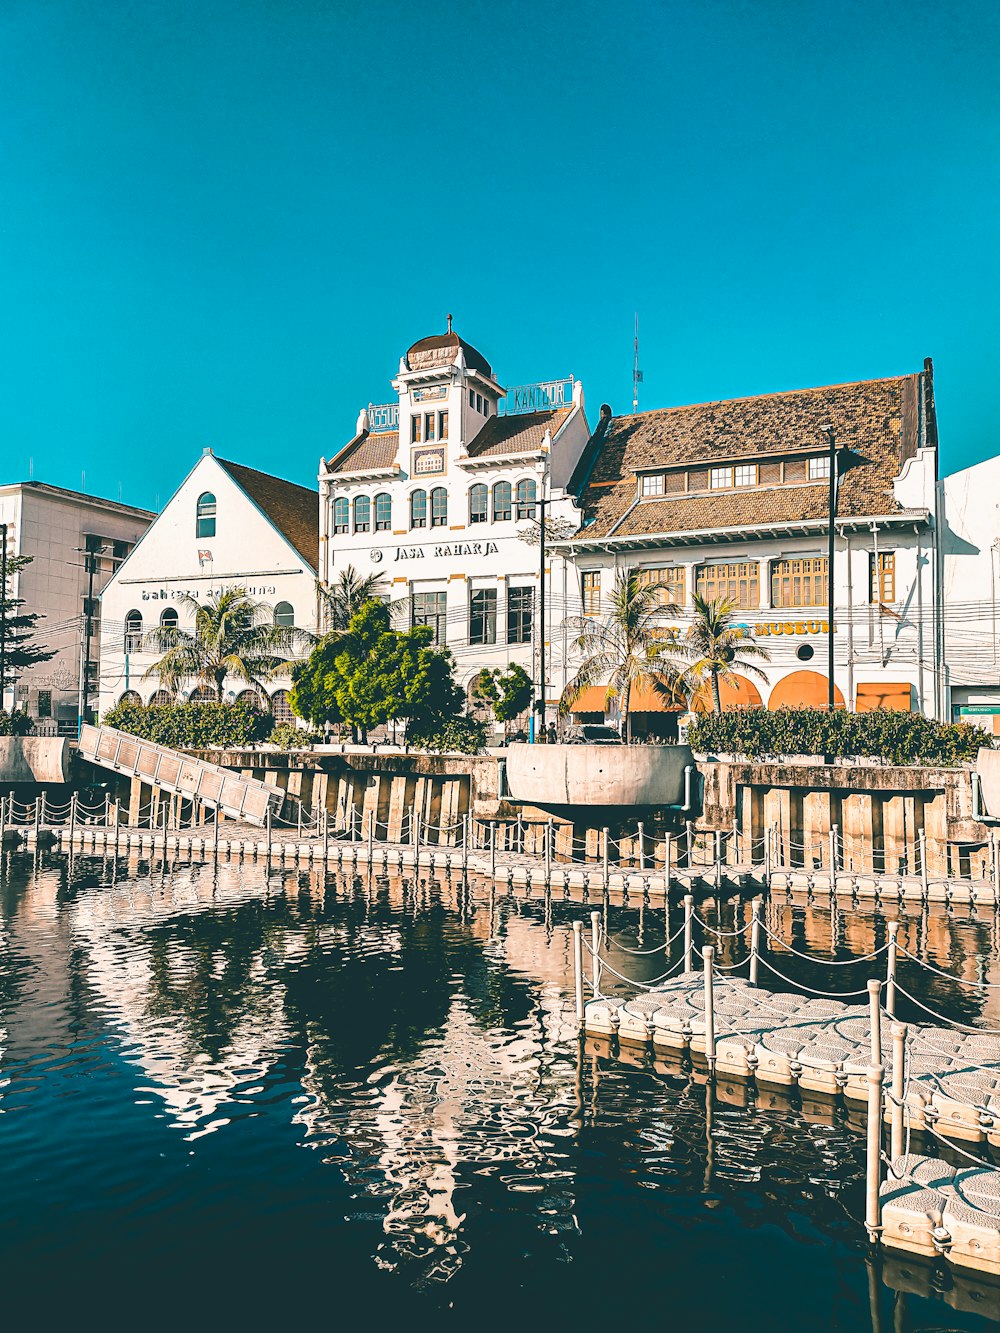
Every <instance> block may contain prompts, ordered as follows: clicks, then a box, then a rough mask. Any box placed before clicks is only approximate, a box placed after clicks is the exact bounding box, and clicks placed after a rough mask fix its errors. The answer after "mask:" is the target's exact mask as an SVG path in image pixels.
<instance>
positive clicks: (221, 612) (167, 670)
mask: <svg viewBox="0 0 1000 1333" xmlns="http://www.w3.org/2000/svg"><path fill="white" fill-rule="evenodd" d="M178 601H179V603H180V605H181V606H183V607H186V608H187V609H188V610H190V611H193V612H194V628H193V629H192V630H186V629H181V628H180V627H179V626H177V625H159V626H157V627H156V628H155V629H151V630H150V631H149V633H148V634H147V635H146V637H145V641H144V646H145V647H147V648H150V649H152V650H153V651H154V652H162V653H163V656H162V657H161V658H160V660H159V661H158V662H154V663H153V665H152V666H151V667H150V668H149V670H148V671H147V672H146V673H145V676H146V678H147V679H148V678H149V677H150V676H156V677H157V678H158V679H159V680H160V681H161V682H162V683H163V685H164V686H166V688H167V689H169V690H171V691H174V690H176V689H177V687H178V685H179V684H180V683H181V681H182V680H185V679H191V678H194V679H196V680H198V681H199V682H200V683H201V684H202V685H204V686H206V687H207V688H208V689H210V690H212V691H214V693H215V697H216V699H217V701H218V702H219V703H222V690H223V685H224V683H225V679H226V677H227V676H235V677H237V679H238V680H243V681H246V682H247V683H248V684H250V685H258V686H261V685H263V682H264V681H265V680H267V679H269V678H270V677H272V676H274V675H276V674H277V673H278V672H279V671H280V670H281V669H282V667H285V666H287V665H288V658H289V656H290V655H291V654H292V653H293V652H294V651H295V648H296V646H297V645H298V643H299V642H300V641H301V640H302V638H303V636H304V634H305V631H303V630H300V629H297V628H295V626H293V625H275V624H274V623H273V619H272V617H273V612H272V610H271V607H269V606H268V605H267V603H266V602H256V601H254V600H253V598H252V597H249V596H248V595H247V591H246V589H245V588H225V589H223V590H222V591H221V592H218V593H213V594H212V595H211V596H210V597H209V598H208V599H207V601H205V602H201V601H199V599H198V598H197V597H192V596H191V595H190V594H189V593H185V594H184V595H183V596H182V597H180V598H179V599H178Z"/></svg>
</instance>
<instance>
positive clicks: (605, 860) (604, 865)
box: [601, 829, 610, 893]
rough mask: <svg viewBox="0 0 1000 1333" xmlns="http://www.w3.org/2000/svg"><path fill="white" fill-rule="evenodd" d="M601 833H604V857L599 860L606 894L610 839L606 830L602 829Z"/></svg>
mask: <svg viewBox="0 0 1000 1333" xmlns="http://www.w3.org/2000/svg"><path fill="white" fill-rule="evenodd" d="M603 832H604V855H603V857H602V860H601V870H602V874H603V876H604V891H605V893H606V892H607V889H608V839H609V837H610V834H609V832H608V830H607V829H604V830H603Z"/></svg>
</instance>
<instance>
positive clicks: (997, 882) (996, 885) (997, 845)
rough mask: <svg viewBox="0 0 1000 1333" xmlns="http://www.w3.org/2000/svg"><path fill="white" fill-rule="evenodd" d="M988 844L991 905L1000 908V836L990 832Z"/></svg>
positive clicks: (993, 830)
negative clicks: (991, 860)
mask: <svg viewBox="0 0 1000 1333" xmlns="http://www.w3.org/2000/svg"><path fill="white" fill-rule="evenodd" d="M990 842H991V843H992V846H993V903H994V906H996V907H1000V834H998V833H997V830H996V829H991V830H990Z"/></svg>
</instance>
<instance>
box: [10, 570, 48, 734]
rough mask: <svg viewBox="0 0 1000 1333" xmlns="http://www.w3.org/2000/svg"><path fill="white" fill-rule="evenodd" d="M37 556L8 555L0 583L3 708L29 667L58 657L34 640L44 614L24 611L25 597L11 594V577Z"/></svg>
mask: <svg viewBox="0 0 1000 1333" xmlns="http://www.w3.org/2000/svg"><path fill="white" fill-rule="evenodd" d="M33 558H34V557H33V556H30V555H9V556H8V557H7V564H6V569H5V571H4V572H5V574H6V577H5V578H4V579H3V580H2V582H3V586H2V587H0V607H2V611H3V614H2V615H0V708H2V707H3V700H4V694H5V693H6V691H7V690H9V689H11V688H12V687H13V686H14V685H15V684H16V683H17V681H18V680H19V679H20V677H21V676H22V675H23V673H24V672H25V671H27V670H28V668H29V667H33V666H38V665H39V663H41V662H48V661H50V660H51V659H52V658H53V657H55V651H54V650H53V651H51V652H50V651H49V650H48V649H46V648H41V647H39V646H38V644H36V643H34V642H33V639H34V636H35V626H36V625H37V624H38V622H39V620H43V619H44V616H41V615H39V614H38V613H37V612H35V611H23V610H22V609H21V608H22V607H23V606H24V604H25V603H24V598H23V597H11V595H10V581H11V579H12V578H13V577H14V575H15V574H18V573H20V571H21V570H22V569H24V568H25V567H26V566H27V565H30V564H31V562H32V559H33Z"/></svg>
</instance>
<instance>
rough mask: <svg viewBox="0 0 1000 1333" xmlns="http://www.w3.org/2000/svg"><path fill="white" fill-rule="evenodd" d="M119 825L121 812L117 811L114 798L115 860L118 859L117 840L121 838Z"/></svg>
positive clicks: (117, 807)
mask: <svg viewBox="0 0 1000 1333" xmlns="http://www.w3.org/2000/svg"><path fill="white" fill-rule="evenodd" d="M120 824H121V810H120V809H119V806H118V798H117V796H116V797H115V858H116V859H117V857H118V840H119V838H120V837H121V829H120V827H119V826H120Z"/></svg>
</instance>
